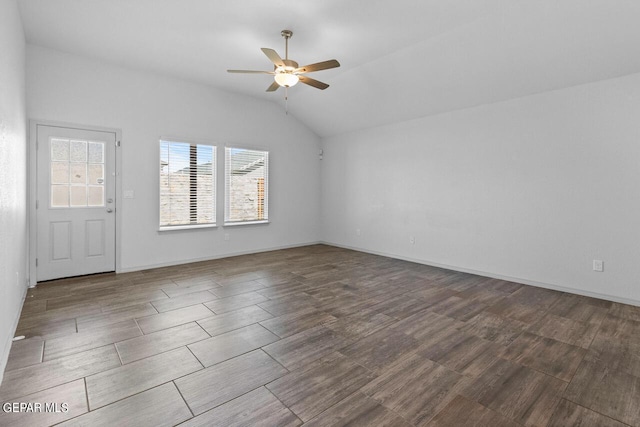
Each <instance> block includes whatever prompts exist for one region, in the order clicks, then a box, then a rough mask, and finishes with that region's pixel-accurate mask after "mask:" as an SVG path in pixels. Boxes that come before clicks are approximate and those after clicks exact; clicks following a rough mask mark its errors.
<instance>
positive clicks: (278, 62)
mask: <svg viewBox="0 0 640 427" xmlns="http://www.w3.org/2000/svg"><path fill="white" fill-rule="evenodd" d="M280 34H282V37H284V43H285V55H284V59H282V58H280V55H278V53H277V52H276V51H275V50H273V49H269V48H266V47H263V48H262V51H263V52H264V54H265V55H267V58H269V60H271V62H273V68H274V70H273V71H252V70H227V72H229V73H247V74H271V75H272V76H273V78H274V82H273V83H271V85H270V86H269V87H268V88H267V92H274V91H276V90H277V89H278V88H279V87H280V86H282V87H284V88H289V87H291V86H295V85H296V83H298V82H299V81H300V82H302V83H304V84H306V85H309V86H313V87H315V88H317V89H321V90H324V89H326V88H328V87H329V85H328V84H326V83H323V82H321V81H318V80H315V79H312V78H311V77H307V76H305V75H304V74H305V73H311V72H313V71H320V70H328V69H330V68H336V67H339V66H340V63H339V62H338V61H336V60H335V59H330V60H328V61H323V62H316V63H315V64H309V65H305V66H304V67H299V66H298V63H297V62H296V61H293V60H291V59H289V39H290V38H291V36H293V32H292V31H290V30H282V32H281V33H280Z"/></svg>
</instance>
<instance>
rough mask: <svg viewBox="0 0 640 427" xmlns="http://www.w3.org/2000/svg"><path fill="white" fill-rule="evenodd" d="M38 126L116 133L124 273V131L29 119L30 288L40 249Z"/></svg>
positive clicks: (118, 223) (118, 226)
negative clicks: (37, 203) (122, 166)
mask: <svg viewBox="0 0 640 427" xmlns="http://www.w3.org/2000/svg"><path fill="white" fill-rule="evenodd" d="M38 126H50V127H62V128H71V129H78V130H89V131H98V132H109V133H114V134H115V136H116V159H115V161H116V164H115V171H116V188H115V199H116V203H115V204H116V212H115V213H116V218H115V221H116V247H115V250H116V253H115V256H116V273H120V271H121V268H122V267H121V266H122V264H121V252H122V251H121V247H120V246H121V242H122V238H121V237H122V208H121V203H122V197H121V195H122V170H121V165H122V150H121V148H122V142H121V141H122V130H120V129H115V128H107V127H102V126H91V125H81V124H78V123H68V122H60V121H52V120H42V119H30V120H29V147H28V159H29V160H28V165H27V186H28V188H27V197H28V203H27V205H28V212H27V215H28V220H29V228H28V236H27V245H28V254H29V257H28V266H27V267H28V268H27V274H28V281H29V287H30V288H33V287H35V286H36V285H37V283H38V279H37V268H36V257H37V250H38V246H37V245H38V235H37V230H38V212H37V210H36V198H37V195H38V188H37V183H38V180H37V178H38V174H37V172H38V171H37V164H38V163H37V158H38V152H37V149H36V146H37V142H38Z"/></svg>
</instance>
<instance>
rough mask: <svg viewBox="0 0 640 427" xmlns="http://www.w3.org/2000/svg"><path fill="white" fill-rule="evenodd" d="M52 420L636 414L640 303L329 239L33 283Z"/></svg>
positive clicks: (342, 421)
mask: <svg viewBox="0 0 640 427" xmlns="http://www.w3.org/2000/svg"><path fill="white" fill-rule="evenodd" d="M16 334H17V335H26V336H27V339H25V340H23V341H17V342H15V343H14V344H13V347H12V350H11V354H10V356H9V362H8V364H7V369H6V372H5V375H4V381H3V383H2V385H1V386H0V402H1V403H4V402H39V403H57V404H61V403H65V404H67V405H68V411H66V412H64V411H59V412H57V413H56V412H53V413H52V412H49V413H23V414H7V413H4V412H0V425H10V426H14V425H15V426H47V425H54V424H58V423H61V425H65V426H67V425H83V426H94V425H96V426H99V425H118V426H126V425H131V426H144V425H149V426H164V425H167V426H171V425H178V424H180V425H184V426H217V425H220V426H233V425H256V426H297V425H301V424H305V425H307V424H308V425H312V426H334V425H346V424H349V425H362V426H383V425H384V426H412V425H413V426H429V427H435V426H464V425H474V426H571V425H576V426H578V425H579V426H624V425H632V426H640V403H639V402H640V308H638V307H633V306H628V305H624V304H618V303H612V302H607V301H602V300H597V299H593V298H587V297H582V296H577V295H571V294H567V293H562V292H556V291H551V290H546V289H540V288H534V287H530V286H525V285H520V284H517V283H511V282H506V281H502V280H497V279H490V278H485V277H480V276H474V275H471V274H465V273H459V272H454V271H449V270H444V269H439V268H433V267H428V266H424V265H419V264H414V263H410V262H405V261H400V260H395V259H391V258H385V257H380V256H375V255H370V254H365V253H360V252H354V251H349V250H344V249H339V248H335V247H330V246H324V245H314V246H307V247H302V248H296V249H289V250H282V251H274V252H267V253H260V254H253V255H246V256H240V257H234V258H226V259H221V260H215V261H207V262H199V263H194V264H188V265H182V266H175V267H167V268H159V269H154V270H147V271H140V272H134V273H126V274H119V275H115V274H102V275H95V276H86V277H80V278H72V279H66V280H58V281H53V282H49V283H43V284H40V285H39V286H38V287H37V288H36V289H33V290H30V291H29V293H28V296H27V299H26V302H25V304H24V309H23V311H22V317H21V319H20V323H19V325H18V330H17V333H16Z"/></svg>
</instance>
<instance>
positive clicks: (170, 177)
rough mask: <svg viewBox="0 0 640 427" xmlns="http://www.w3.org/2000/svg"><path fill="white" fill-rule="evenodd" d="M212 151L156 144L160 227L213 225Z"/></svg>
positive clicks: (174, 143)
mask: <svg viewBox="0 0 640 427" xmlns="http://www.w3.org/2000/svg"><path fill="white" fill-rule="evenodd" d="M215 165H216V147H215V146H212V145H201V144H193V143H189V142H179V141H165V140H161V141H160V227H161V228H163V227H167V228H169V227H173V226H189V225H203V224H215V222H216V202H215V200H216V199H215V188H216V166H215Z"/></svg>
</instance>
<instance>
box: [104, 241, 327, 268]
mask: <svg viewBox="0 0 640 427" xmlns="http://www.w3.org/2000/svg"><path fill="white" fill-rule="evenodd" d="M318 244H324V243H323V242H320V241H314V242H306V243H296V244H293V245H284V246H276V247H270V248H262V249H252V250H247V251H238V252H229V253H225V254H221V255H214V256H209V257H202V258H191V259H184V260H179V261H168V262H161V263H157V264H149V265H142V266H136V267H127V268H122V269H120V271H117V273H130V272H132V271H141V270H149V269H152V268H161V267H171V266H174V265H182V264H190V263H192V262H201V261H212V260H215V259H222V258H231V257H234V256H240V255H251V254H258V253H261V252H271V251H279V250H282V249H292V248H300V247H303V246H311V245H318Z"/></svg>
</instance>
